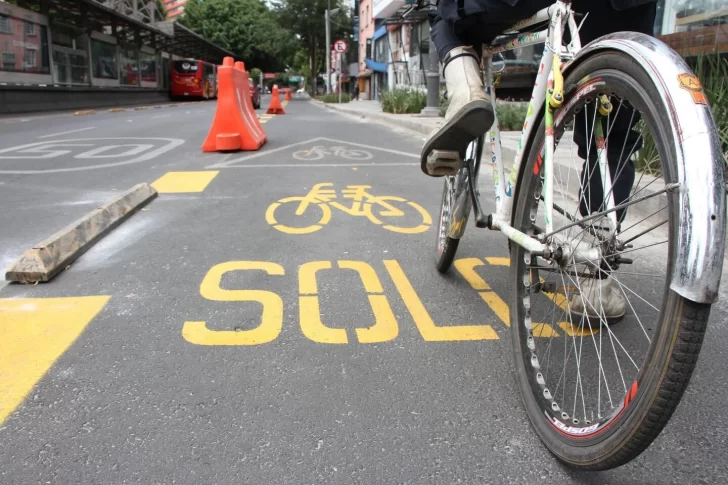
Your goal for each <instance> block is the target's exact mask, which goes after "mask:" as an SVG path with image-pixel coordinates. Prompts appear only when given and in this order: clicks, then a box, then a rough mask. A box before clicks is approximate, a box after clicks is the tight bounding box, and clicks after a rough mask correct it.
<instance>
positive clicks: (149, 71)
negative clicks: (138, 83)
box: [139, 52, 157, 83]
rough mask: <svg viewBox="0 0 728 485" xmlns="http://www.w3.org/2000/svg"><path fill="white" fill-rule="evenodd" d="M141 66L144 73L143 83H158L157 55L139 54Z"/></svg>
mask: <svg viewBox="0 0 728 485" xmlns="http://www.w3.org/2000/svg"><path fill="white" fill-rule="evenodd" d="M139 57H140V62H139V66H140V67H141V71H142V81H144V82H150V83H156V82H157V54H148V53H146V52H141V53H140V54H139Z"/></svg>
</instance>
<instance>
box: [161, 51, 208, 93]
mask: <svg viewBox="0 0 728 485" xmlns="http://www.w3.org/2000/svg"><path fill="white" fill-rule="evenodd" d="M169 84H170V95H171V96H172V98H180V97H194V98H203V99H210V98H217V66H216V65H215V64H210V63H209V62H205V61H199V60H196V59H185V60H179V61H173V62H172V79H171V82H170V83H169Z"/></svg>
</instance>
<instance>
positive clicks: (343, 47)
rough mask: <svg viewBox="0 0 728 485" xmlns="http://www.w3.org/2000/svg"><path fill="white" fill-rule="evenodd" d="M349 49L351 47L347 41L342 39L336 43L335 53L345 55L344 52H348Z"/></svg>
mask: <svg viewBox="0 0 728 485" xmlns="http://www.w3.org/2000/svg"><path fill="white" fill-rule="evenodd" d="M348 49H349V45H348V44H347V43H346V41H345V40H341V39H339V40H337V41H336V42H334V50H335V51H336V52H337V53H338V54H343V53H344V52H346V51H347V50H348Z"/></svg>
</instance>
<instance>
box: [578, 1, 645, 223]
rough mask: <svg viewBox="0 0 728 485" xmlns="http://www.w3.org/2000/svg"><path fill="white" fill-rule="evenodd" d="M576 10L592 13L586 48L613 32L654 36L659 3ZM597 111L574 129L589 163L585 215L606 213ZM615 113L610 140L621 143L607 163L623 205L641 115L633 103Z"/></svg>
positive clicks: (584, 32) (583, 34)
mask: <svg viewBox="0 0 728 485" xmlns="http://www.w3.org/2000/svg"><path fill="white" fill-rule="evenodd" d="M648 1H649V0H648ZM573 9H574V10H575V11H577V12H580V13H587V12H589V15H588V16H587V17H586V19H585V20H584V25H583V27H582V29H581V31H580V33H579V35H580V38H581V41H582V44H583V45H586V44H588V43H589V42H591V41H593V40H595V39H597V38H599V37H601V36H603V35H606V34H610V33H613V32H619V31H633V32H640V33H643V34H649V35H653V32H654V22H655V16H656V3H655V2H652V1H650V2H649V3H647V4H644V5H640V6H637V7H632V8H628V9H623V10H616V9H615V8H614V7H613V6H612V2H611V0H596V1H595V0H574V3H573ZM594 109H595V107H594V106H593V107H592V109H590V110H584V111H583V113H582V114H581V115H580V116H578V117H576V118H575V126H574V142H575V143H576V145H577V146H578V147H579V157H580V158H582V159H583V160H585V161H586V162H585V163H584V170H583V176H582V180H583V183H582V187H583V188H584V193H583V195H584V197H581V195H582V194H580V200H581V201H582V203H581V205H580V212H581V215H582V216H586V215H588V214H590V213H592V212H594V211H599V210H604V209H603V208H601V206H602V201H603V198H604V194H603V190H602V185H601V174H600V172H599V167H598V166H596V164H597V149H596V140H595V139H594V138H595V137H594V136H593V133H592V132H591V131H590V130H591V127H592V126H593V120H594ZM613 113H614V114H615V115H614V116H611V118H610V119H609V137H610V139H612V140H619V141H620V143H612V144H611V145H610V146H609V147H608V150H607V160H608V163H609V169H610V174H611V176H612V184H613V185H614V190H613V192H614V204H615V205H619V204H620V203H622V202H624V201H625V200H626V199H627V197H629V193H630V191H631V189H632V184H633V183H634V165H633V164H632V162H631V161H630V160H626V158H629V155H630V154H631V153H632V152H633V151H634V150H638V149H639V143H640V137H639V134H638V133H636V132H635V131H633V128H634V126H635V125H636V124H637V123H638V122H639V120H640V116H639V113H638V112H636V111H634V110H633V109H632V107H631V106H630V105H629V103H624V104H623V105H622V106H621V107H619V113H617V107H615V108H614V110H613ZM602 126H603V129H604V133H605V134H606V133H607V120H606V119H605V120H603V124H602ZM587 152H588V153H589V160H587ZM625 215H626V210H622V211H618V212H617V219H618V220H619V221H621V220H623V219H624V216H625Z"/></svg>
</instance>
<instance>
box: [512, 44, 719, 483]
mask: <svg viewBox="0 0 728 485" xmlns="http://www.w3.org/2000/svg"><path fill="white" fill-rule="evenodd" d="M566 86H567V96H566V100H565V103H564V108H563V110H562V112H558V113H557V114H556V117H555V119H556V121H557V124H556V126H555V136H556V139H557V140H560V141H559V143H558V146H557V148H556V151H555V153H556V155H555V163H554V174H553V175H554V176H553V179H554V193H555V196H554V209H555V210H554V222H553V224H554V230H555V231H556V234H555V235H554V240H558V242H559V244H560V245H562V246H563V247H565V248H568V247H574V246H575V245H579V246H581V245H586V246H587V247H598V248H599V250H600V252H601V254H602V255H603V256H604V257H602V258H600V260H599V261H594V262H590V263H589V264H577V262H576V260H575V259H574V258H572V259H568V258H562V259H561V260H559V261H553V260H551V261H549V260H546V259H544V258H541V257H539V256H536V255H531V254H530V253H528V252H527V251H525V250H524V249H522V248H521V247H519V246H516V245H513V248H512V257H511V270H512V273H513V281H514V304H513V310H512V325H511V328H512V335H513V345H514V350H515V359H516V369H517V371H518V374H519V377H518V381H519V384H520V387H521V391H522V393H523V397H524V403H525V405H526V409H527V411H528V413H529V417H530V418H531V421H532V423H533V425H534V428H535V429H536V431H537V433H538V434H539V436H540V437H541V439H542V440H543V442H544V443H545V444H546V446H547V447H548V448H549V450H550V451H551V452H552V453H554V454H555V455H556V456H557V457H558V458H559V459H560V460H562V461H564V462H566V463H568V464H569V465H571V466H575V467H581V468H587V469H607V468H613V467H615V466H619V465H622V464H624V463H626V462H627V461H629V460H631V459H633V458H634V457H635V456H637V455H639V454H640V453H641V452H642V451H644V449H645V448H646V447H647V446H649V444H650V443H651V442H652V440H654V438H655V437H656V436H657V434H659V432H660V431H661V429H662V427H663V426H664V425H665V424H666V423H667V420H668V419H669V417H670V415H671V414H672V412H673V411H674V409H675V407H676V406H677V404H678V402H679V400H680V396H681V394H682V391H683V390H684V387H685V386H686V385H687V380H688V379H689V376H690V374H691V372H692V366H687V367H685V368H683V369H681V370H680V373H679V374H680V375H679V376H677V378H679V379H681V380H682V382H681V386H682V387H680V388H679V392H676V393H674V392H670V393H669V396H670V397H669V399H668V400H667V401H665V400H664V399H658V397H659V396H660V395H661V394H663V395H664V394H665V393H666V392H667V391H668V387H670V386H673V387H674V384H673V383H672V382H670V376H668V375H667V369H668V367H669V364H670V362H671V361H672V360H673V359H674V358H675V357H676V355H677V353H676V352H677V351H676V350H675V349H676V345H677V343H678V335H679V334H680V332H683V331H685V330H686V329H688V330H689V331H690V332H695V335H697V336H699V341H698V343H697V346H694V347H692V348H691V349H690V352H689V353H690V355H691V358H694V359H695V360H696V359H697V353H698V352H699V348H700V345H699V343H700V341H702V334H703V332H704V329H705V321H706V320H707V311H708V310H707V309H706V308H705V307H701V306H695V305H694V304H692V303H691V302H686V301H685V300H684V299H682V298H681V297H680V296H678V295H677V294H675V293H673V292H672V291H671V290H670V289H669V279H668V278H667V275H669V274H670V270H671V264H672V262H673V261H674V259H675V257H676V251H675V234H676V228H677V225H678V224H679V223H680V221H679V220H678V218H679V213H678V210H677V201H676V199H675V197H674V196H671V195H667V194H666V195H663V196H662V197H659V196H655V197H654V198H651V199H649V201H652V202H651V203H647V202H648V201H645V204H644V206H646V207H644V206H643V207H639V208H638V207H637V204H636V203H635V204H634V205H633V206H630V207H628V208H627V210H626V211H625V213H624V214H622V215H620V220H619V221H618V222H619V231H618V232H617V234H616V235H611V233H610V231H605V230H604V228H605V227H609V221H608V216H607V215H606V214H604V213H603V207H602V204H603V202H604V200H606V197H605V196H604V193H602V194H601V195H599V196H597V197H595V195H594V193H595V192H599V191H597V190H595V189H594V186H593V185H590V183H589V176H592V177H599V178H601V176H600V175H601V174H600V171H599V167H600V165H599V154H600V153H605V154H608V156H607V158H606V161H605V163H607V165H608V166H609V172H610V174H611V176H612V177H613V178H614V179H615V187H614V189H612V191H611V192H609V194H610V195H611V196H612V197H616V195H615V193H616V191H622V189H621V188H622V187H624V186H626V185H627V183H626V181H627V180H629V179H630V177H628V176H627V175H628V174H629V172H630V170H634V176H633V177H632V178H631V180H632V190H631V191H629V193H628V195H627V196H626V198H622V196H620V200H619V201H617V202H615V203H620V202H621V203H627V202H630V201H635V200H637V198H638V197H640V196H644V195H646V194H648V193H650V190H651V191H652V193H655V192H657V190H656V187H660V186H664V185H665V184H666V183H669V182H674V181H675V177H676V168H675V167H674V162H673V160H674V155H672V152H671V150H672V148H671V147H673V146H674V143H673V141H672V139H671V137H672V134H671V131H670V129H669V126H668V125H667V124H666V123H665V121H664V120H665V119H666V117H665V116H664V112H665V108H664V106H661V105H660V104H659V102H658V101H657V100H658V99H659V96H656V94H655V89H654V86H652V84H651V81H650V80H649V78H646V79H645V74H644V73H643V71H641V69H639V67H636V66H635V65H634V63H630V60H629V58H627V57H626V56H623V55H618V54H611V55H603V56H602V57H601V58H596V57H595V58H592V59H589V60H587V61H585V62H584V64H583V65H582V66H580V67H579V68H577V69H576V70H575V72H574V73H572V74H571V75H570V76H569V78H568V79H567V82H566ZM600 94H606V95H608V96H609V99H610V101H611V102H612V111H611V112H610V113H609V114H608V115H607V116H606V117H605V118H604V120H602V121H601V124H602V133H601V134H603V135H605V137H608V136H609V135H612V134H616V133H618V132H620V128H619V122H617V123H615V121H616V120H623V119H624V116H625V115H626V113H629V110H630V108H635V109H632V115H629V116H631V117H630V119H629V123H632V121H633V120H634V114H638V115H639V116H640V117H641V121H640V122H639V123H637V125H636V127H637V130H636V132H638V133H639V136H637V137H635V135H634V134H633V135H630V136H631V137H630V138H627V137H625V140H624V142H623V143H622V140H620V141H619V142H614V141H612V142H610V141H609V140H605V143H602V142H601V141H600V140H599V138H600V137H599V134H600V131H599V129H598V128H597V123H600V121H599V119H600V118H599V116H597V115H596V114H597V113H598V110H597V109H596V106H597V104H598V100H599V95H600ZM625 101H627V102H625ZM617 110H619V111H617ZM622 110H624V112H622V114H621V116H622V118H620V111H622ZM615 111H617V112H616V113H615ZM610 116H611V122H612V124H611V125H610ZM590 120H591V121H593V124H592V125H591V128H590V127H589V126H588V123H589V121H590ZM570 121H572V122H573V123H574V125H573V126H572V128H573V127H576V126H577V125H576V123H585V125H586V126H585V128H584V129H583V130H581V131H582V132H583V133H585V136H586V138H585V139H588V143H587V144H586V146H588V147H590V149H588V150H587V153H586V154H585V153H583V152H582V153H580V154H579V153H578V151H579V150H578V148H576V147H575V145H576V144H575V143H574V142H572V141H571V140H570V136H571V137H572V138H571V139H572V140H573V139H578V138H579V134H573V135H570V132H569V131H568V130H567V126H568V125H569V122H570ZM605 121H606V124H605V123H604V122H605ZM615 126H617V131H616V132H615V131H614V130H615ZM640 126H641V128H642V130H641V131H640V129H639V128H640ZM544 130H545V126H544V123H543V122H542V124H541V127H540V128H539V130H538V132H537V134H536V135H535V136H534V138H533V140H532V141H531V143H530V145H529V147H528V151H527V153H528V157H527V159H526V163H527V165H526V167H524V172H523V177H522V180H521V181H520V183H519V187H518V193H517V200H516V207H515V210H514V221H513V222H514V227H516V228H517V229H520V230H522V231H523V232H526V233H528V234H532V235H533V234H535V233H537V232H539V231H542V229H540V228H539V226H538V223H539V222H540V221H542V220H543V217H542V216H543V198H542V189H543V170H542V163H543V154H544V153H543V141H544V136H543V132H544ZM646 132H649V135H645V133H646ZM571 133H574V132H571ZM610 143H612V145H611V148H610V145H609V144H610ZM615 143H618V144H616V145H615ZM625 146H627V149H626V153H627V154H628V155H627V156H625V148H624V147H625ZM620 148H621V149H620ZM592 149H596V150H597V155H596V156H595V154H594V152H593V151H592ZM560 152H561V153H565V154H566V155H565V156H564V158H559V157H560V155H559V153H560ZM617 154H618V155H617ZM569 155H570V156H571V157H569ZM574 155H577V156H574ZM578 155H581V158H579V156H578ZM583 158H586V159H587V160H589V162H588V163H587V164H584V163H583V160H582V159H583ZM614 160H617V161H616V162H615V161H614ZM570 162H576V163H570ZM630 167H632V168H630ZM625 174H627V175H625ZM574 182H576V183H575V184H574ZM617 184H621V185H619V188H618V186H617ZM574 185H576V189H574ZM600 186H601V184H600ZM651 186H652V189H650V187H651ZM600 190H601V189H600ZM622 192H624V191H622ZM622 195H624V194H622ZM600 211H601V212H600ZM599 214H602V215H603V217H601V218H598V219H593V220H589V221H586V222H582V223H580V224H577V225H572V224H574V223H577V222H578V221H579V220H580V219H583V218H584V217H585V216H587V215H599ZM569 225H571V227H570V228H567V229H564V230H563V231H561V232H560V231H559V228H560V227H562V226H563V227H565V228H566V227H567V226H569ZM605 234H606V235H605ZM630 245H631V246H630ZM582 247H583V246H582ZM658 253H659V254H658ZM628 255H629V256H628ZM592 263H593V264H592ZM645 280H647V281H646V282H645ZM615 295H616V296H615ZM618 301H621V302H622V303H621V305H620V304H617V303H614V302H618ZM620 308H622V309H623V313H624V315H623V316H622V317H621V318H620V316H619V314H620V313H622V312H620ZM708 308H709V307H708ZM693 365H694V362H693ZM673 377H675V376H673ZM654 416H659V419H657V421H655V420H654ZM648 418H649V419H648ZM650 419H651V420H652V421H650Z"/></svg>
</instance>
